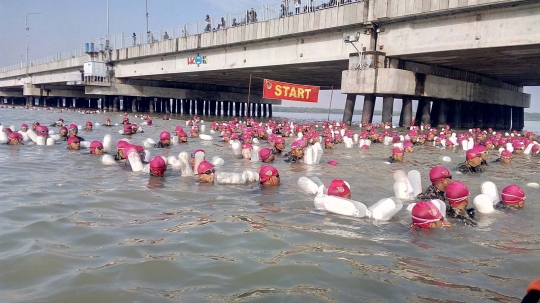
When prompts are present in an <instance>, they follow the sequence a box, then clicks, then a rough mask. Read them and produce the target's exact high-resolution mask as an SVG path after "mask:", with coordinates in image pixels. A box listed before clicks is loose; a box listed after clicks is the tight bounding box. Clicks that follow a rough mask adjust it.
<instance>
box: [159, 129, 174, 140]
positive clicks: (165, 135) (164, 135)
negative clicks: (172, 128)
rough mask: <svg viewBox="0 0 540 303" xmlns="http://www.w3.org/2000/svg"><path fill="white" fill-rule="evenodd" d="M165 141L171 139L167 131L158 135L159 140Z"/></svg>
mask: <svg viewBox="0 0 540 303" xmlns="http://www.w3.org/2000/svg"><path fill="white" fill-rule="evenodd" d="M167 139H171V133H169V132H168V131H162V132H161V134H159V140H160V141H164V140H167Z"/></svg>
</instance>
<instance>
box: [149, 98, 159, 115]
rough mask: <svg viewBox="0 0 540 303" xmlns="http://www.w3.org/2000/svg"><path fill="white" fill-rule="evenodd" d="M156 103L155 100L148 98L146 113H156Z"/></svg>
mask: <svg viewBox="0 0 540 303" xmlns="http://www.w3.org/2000/svg"><path fill="white" fill-rule="evenodd" d="M156 101H157V98H148V112H149V113H151V114H153V113H155V112H156V108H155V107H156Z"/></svg>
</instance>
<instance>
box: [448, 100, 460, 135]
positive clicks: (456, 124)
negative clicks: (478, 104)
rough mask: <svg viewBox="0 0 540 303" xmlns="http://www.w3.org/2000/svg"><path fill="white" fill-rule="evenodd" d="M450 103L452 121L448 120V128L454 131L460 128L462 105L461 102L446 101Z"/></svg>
mask: <svg viewBox="0 0 540 303" xmlns="http://www.w3.org/2000/svg"><path fill="white" fill-rule="evenodd" d="M448 102H452V105H451V106H450V107H451V108H452V110H451V112H452V115H451V117H452V119H451V120H449V122H450V126H451V127H452V128H454V129H458V128H461V105H462V104H463V103H462V102H461V101H448Z"/></svg>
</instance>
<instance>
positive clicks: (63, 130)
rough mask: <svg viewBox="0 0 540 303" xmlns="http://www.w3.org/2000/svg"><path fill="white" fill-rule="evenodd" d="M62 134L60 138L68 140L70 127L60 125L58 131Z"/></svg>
mask: <svg viewBox="0 0 540 303" xmlns="http://www.w3.org/2000/svg"><path fill="white" fill-rule="evenodd" d="M58 134H59V135H60V139H61V140H62V141H66V140H67V138H68V129H67V127H65V126H62V127H60V132H59V133H58Z"/></svg>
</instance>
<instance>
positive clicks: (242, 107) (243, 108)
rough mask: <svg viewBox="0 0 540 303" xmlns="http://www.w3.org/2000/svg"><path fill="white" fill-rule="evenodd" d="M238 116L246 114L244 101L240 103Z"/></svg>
mask: <svg viewBox="0 0 540 303" xmlns="http://www.w3.org/2000/svg"><path fill="white" fill-rule="evenodd" d="M240 116H242V117H245V116H246V103H244V102H242V103H240Z"/></svg>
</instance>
